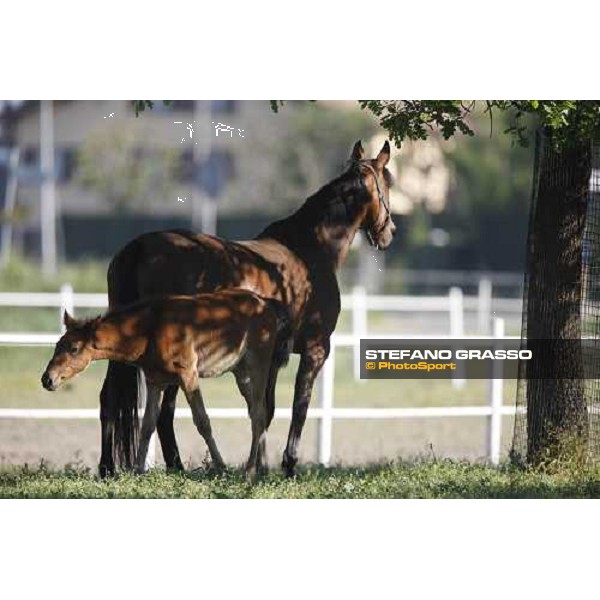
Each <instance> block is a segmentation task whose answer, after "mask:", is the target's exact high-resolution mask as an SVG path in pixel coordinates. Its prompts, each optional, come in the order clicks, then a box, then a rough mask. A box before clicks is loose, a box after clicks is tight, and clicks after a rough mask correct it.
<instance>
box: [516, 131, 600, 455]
mask: <svg viewBox="0 0 600 600" xmlns="http://www.w3.org/2000/svg"><path fill="white" fill-rule="evenodd" d="M599 169H600V145H598V144H592V143H579V144H578V145H577V146H575V147H573V148H569V149H567V150H565V149H563V150H558V149H557V148H556V147H555V146H554V145H553V144H552V143H551V140H550V139H549V138H548V137H546V136H545V135H543V134H538V136H537V138H536V156H535V168H534V180H533V191H532V199H531V211H530V217H529V233H528V240H527V266H526V272H525V287H524V297H523V324H522V331H521V339H522V347H525V346H526V342H527V340H528V339H529V340H537V339H542V340H561V342H562V341H563V340H570V341H569V345H562V344H561V343H558V344H557V343H554V342H553V343H552V344H551V345H549V348H550V349H549V350H548V354H547V355H546V356H544V359H543V360H545V361H547V362H548V361H550V362H551V367H552V372H553V373H556V378H555V379H551V380H550V379H547V378H546V379H544V378H540V377H536V371H539V372H540V373H541V369H539V367H538V366H536V361H535V360H532V361H522V362H521V364H520V365H519V382H518V387H517V415H516V419H515V431H514V438H513V447H512V458H513V460H514V461H515V462H518V463H522V464H524V463H529V464H531V463H537V462H540V460H543V459H544V457H545V456H548V457H549V458H552V449H555V450H556V449H558V450H559V451H562V450H564V449H565V448H568V447H569V446H572V448H575V449H576V450H577V452H578V455H579V456H582V455H583V456H585V457H586V458H587V457H590V458H593V459H597V458H598V457H599V456H600V419H599V412H600V380H599V379H592V378H590V373H591V371H590V370H589V365H588V363H586V362H585V361H584V360H583V359H582V352H581V351H580V349H581V347H582V344H584V342H582V341H581V340H588V339H599V340H600V170H599ZM572 340H576V341H575V342H573V341H572ZM544 343H545V342H544ZM587 343H589V342H585V344H587ZM540 360H541V359H540ZM538 363H539V361H538ZM545 372H546V373H547V372H548V370H547V369H546V371H545ZM586 374H587V375H586ZM561 448H562V450H561Z"/></svg>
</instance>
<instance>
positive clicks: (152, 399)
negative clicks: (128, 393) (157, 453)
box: [135, 383, 161, 473]
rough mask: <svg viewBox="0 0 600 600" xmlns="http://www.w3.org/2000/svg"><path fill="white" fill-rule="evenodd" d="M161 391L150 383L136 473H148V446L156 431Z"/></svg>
mask: <svg viewBox="0 0 600 600" xmlns="http://www.w3.org/2000/svg"><path fill="white" fill-rule="evenodd" d="M160 395H161V390H160V388H159V387H157V386H156V385H153V384H152V383H148V398H147V400H146V410H145V411H144V420H143V421H142V429H141V431H140V441H139V445H138V453H137V462H136V467H135V470H136V473H145V472H146V457H147V455H148V446H149V445H150V438H151V437H152V434H153V433H154V430H155V429H156V421H157V420H158V412H159V409H160Z"/></svg>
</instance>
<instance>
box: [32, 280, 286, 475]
mask: <svg viewBox="0 0 600 600" xmlns="http://www.w3.org/2000/svg"><path fill="white" fill-rule="evenodd" d="M64 323H65V326H66V328H67V331H66V333H65V334H64V335H63V336H62V338H61V339H60V340H59V341H58V343H57V344H56V348H55V351H54V355H53V357H52V359H51V360H50V362H49V363H48V366H47V367H46V370H45V372H44V374H43V375H42V385H43V386H44V387H45V388H46V389H47V390H51V391H54V390H56V389H57V388H58V387H59V386H60V385H61V384H62V383H63V382H64V381H67V380H68V379H71V378H72V377H74V376H75V375H77V374H78V373H80V372H81V371H83V370H84V369H86V368H87V367H88V366H89V364H90V363H91V362H92V361H94V360H102V359H109V360H112V361H116V362H121V363H128V364H132V365H136V366H138V367H140V368H141V369H142V370H143V371H144V375H145V377H146V381H147V384H148V398H147V403H146V410H145V413H144V419H143V422H142V428H141V432H140V438H139V446H138V451H137V457H136V470H137V471H138V472H143V471H144V470H145V463H146V455H147V452H148V444H149V441H150V437H151V436H152V433H153V432H154V430H155V428H156V422H157V419H158V415H159V411H160V398H161V393H162V391H163V390H164V389H165V388H166V387H167V386H169V385H178V386H180V387H181V389H182V390H183V391H184V393H185V396H186V398H187V401H188V402H189V405H190V407H191V409H192V416H193V419H194V424H195V425H196V427H197V429H198V431H199V433H200V435H201V436H202V437H203V438H204V440H205V442H206V444H207V446H208V450H209V452H210V455H211V458H212V461H213V464H214V465H215V466H216V467H222V466H223V465H224V463H223V459H222V458H221V454H220V453H219V450H218V448H217V444H216V442H215V440H214V438H213V435H212V430H211V425H210V420H209V418H208V415H207V413H206V409H205V407H204V402H203V400H202V394H201V393H200V381H199V378H201V377H215V376H217V375H221V374H222V373H226V372H227V371H232V372H233V374H234V375H235V378H236V381H237V384H238V387H239V389H240V391H241V392H242V394H243V396H244V398H245V399H246V402H247V404H248V413H249V415H250V419H251V423H252V444H251V447H250V455H249V458H248V463H247V465H246V471H247V473H248V475H249V476H250V477H253V476H254V475H255V473H256V471H257V468H262V467H266V465H264V464H262V461H263V460H264V459H265V456H264V455H265V437H266V431H267V428H268V426H269V424H270V421H271V419H272V416H273V410H274V407H269V406H268V402H267V400H266V397H267V394H268V393H272V391H273V390H270V389H269V388H270V387H274V386H275V381H276V374H277V371H278V369H279V368H280V367H281V366H283V365H284V364H285V363H286V362H287V359H288V357H289V353H290V351H291V335H292V332H291V328H290V322H289V317H288V316H287V310H286V309H285V308H284V307H283V305H281V304H280V303H279V302H276V301H274V300H268V299H264V298H261V297H260V296H257V295H256V294H254V293H252V292H249V291H245V290H226V291H221V292H215V293H212V294H200V295H198V296H160V297H155V298H151V299H149V300H145V301H141V302H137V303H135V304H131V305H130V306H127V307H125V308H123V309H119V310H115V311H111V312H109V313H108V314H106V315H105V316H103V317H97V318H95V319H91V320H85V321H84V320H77V319H74V318H72V317H71V316H70V315H69V314H68V313H67V312H65V315H64Z"/></svg>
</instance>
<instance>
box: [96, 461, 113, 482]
mask: <svg viewBox="0 0 600 600" xmlns="http://www.w3.org/2000/svg"><path fill="white" fill-rule="evenodd" d="M114 474H115V467H114V465H112V466H111V465H102V464H100V465H98V476H99V477H100V479H107V478H108V477H113V476H114Z"/></svg>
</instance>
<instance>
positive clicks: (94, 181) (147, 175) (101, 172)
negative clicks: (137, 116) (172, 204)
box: [76, 126, 179, 212]
mask: <svg viewBox="0 0 600 600" xmlns="http://www.w3.org/2000/svg"><path fill="white" fill-rule="evenodd" d="M178 166H179V153H178V152H177V150H173V149H164V148H153V149H147V142H146V141H144V140H143V139H141V138H140V136H139V134H137V133H135V132H134V131H132V130H130V129H127V128H124V127H122V126H119V127H116V126H115V127H112V128H110V129H104V130H102V131H98V132H96V133H94V134H92V135H91V136H90V137H89V138H88V139H87V140H86V141H85V142H84V144H83V145H82V147H81V149H80V150H79V152H78V155H77V169H76V180H77V181H78V182H79V183H80V184H81V185H82V186H84V187H87V188H89V189H91V190H93V191H94V192H96V193H97V194H98V195H99V196H100V197H102V198H104V199H105V200H106V202H107V203H108V204H109V205H110V206H111V208H113V209H114V210H117V211H121V212H125V211H133V210H135V208H136V206H142V205H144V204H147V203H148V199H149V198H165V197H166V196H168V194H169V192H170V190H171V188H172V187H173V185H174V183H175V178H176V175H177V170H178Z"/></svg>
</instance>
